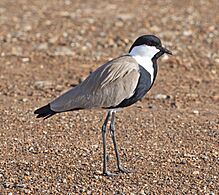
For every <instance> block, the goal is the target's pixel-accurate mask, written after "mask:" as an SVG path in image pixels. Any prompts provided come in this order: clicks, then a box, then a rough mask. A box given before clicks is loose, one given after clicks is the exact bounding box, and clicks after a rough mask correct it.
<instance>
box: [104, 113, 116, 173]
mask: <svg viewBox="0 0 219 195" xmlns="http://www.w3.org/2000/svg"><path fill="white" fill-rule="evenodd" d="M110 115H111V112H110V111H109V112H108V114H107V116H106V119H105V121H104V123H103V126H102V138H103V175H106V176H114V175H115V174H113V173H110V172H109V171H107V156H106V130H107V123H108V121H109V119H110Z"/></svg>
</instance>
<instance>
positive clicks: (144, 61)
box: [129, 45, 159, 83]
mask: <svg viewBox="0 0 219 195" xmlns="http://www.w3.org/2000/svg"><path fill="white" fill-rule="evenodd" d="M158 52H159V49H157V48H156V47H154V46H147V45H139V46H135V47H134V48H133V49H132V50H131V52H130V53H129V54H130V55H131V56H132V57H133V58H134V59H135V60H136V61H137V62H138V64H139V65H141V66H142V67H144V69H145V70H147V71H148V72H149V74H150V75H151V83H152V82H153V80H154V67H153V62H152V58H153V57H154V56H155V54H157V53H158Z"/></svg>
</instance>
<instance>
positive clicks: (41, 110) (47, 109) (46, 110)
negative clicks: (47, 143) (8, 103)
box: [34, 104, 56, 119]
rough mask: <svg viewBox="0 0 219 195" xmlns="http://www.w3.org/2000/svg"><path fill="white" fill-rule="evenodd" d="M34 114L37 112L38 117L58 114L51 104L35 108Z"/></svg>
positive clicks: (45, 117)
mask: <svg viewBox="0 0 219 195" xmlns="http://www.w3.org/2000/svg"><path fill="white" fill-rule="evenodd" d="M34 114H37V118H44V119H47V118H49V117H51V116H53V115H54V114H56V112H55V111H53V110H51V108H50V105H49V104H47V105H46V106H43V107H41V108H38V109H37V110H35V111H34Z"/></svg>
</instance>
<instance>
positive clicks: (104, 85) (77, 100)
mask: <svg viewBox="0 0 219 195" xmlns="http://www.w3.org/2000/svg"><path fill="white" fill-rule="evenodd" d="M139 77H140V73H139V66H138V64H137V62H136V61H135V59H133V58H132V57H131V56H128V55H127V56H122V57H119V58H117V59H114V60H112V61H110V62H108V63H106V64H104V65H102V66H101V67H99V68H98V69H97V70H96V71H95V72H93V73H92V74H90V75H89V76H88V77H87V79H86V80H85V81H84V82H82V83H81V84H79V85H78V86H76V87H75V88H72V89H70V90H69V91H67V92H66V93H64V94H63V95H61V96H59V97H58V98H56V99H55V100H54V101H52V102H51V103H50V108H51V110H53V111H55V112H64V111H70V110H75V109H86V108H88V109H89V108H98V107H102V108H109V107H116V106H117V105H119V104H120V103H121V102H122V101H123V100H125V99H128V98H130V97H131V96H132V95H133V94H134V92H135V88H136V86H137V84H138V79H139Z"/></svg>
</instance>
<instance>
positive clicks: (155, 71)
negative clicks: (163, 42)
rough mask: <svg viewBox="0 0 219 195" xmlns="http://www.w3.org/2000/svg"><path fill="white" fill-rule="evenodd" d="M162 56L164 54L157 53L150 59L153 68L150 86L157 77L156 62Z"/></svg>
mask: <svg viewBox="0 0 219 195" xmlns="http://www.w3.org/2000/svg"><path fill="white" fill-rule="evenodd" d="M163 54H164V52H162V51H159V52H158V53H157V54H156V55H155V56H154V57H153V58H152V63H153V68H154V79H153V82H152V84H151V86H152V85H153V84H154V81H155V79H156V76H157V71H158V67H157V60H158V58H159V57H161V56H162V55H163Z"/></svg>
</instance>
